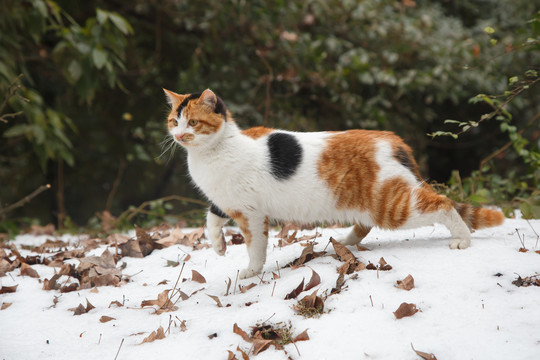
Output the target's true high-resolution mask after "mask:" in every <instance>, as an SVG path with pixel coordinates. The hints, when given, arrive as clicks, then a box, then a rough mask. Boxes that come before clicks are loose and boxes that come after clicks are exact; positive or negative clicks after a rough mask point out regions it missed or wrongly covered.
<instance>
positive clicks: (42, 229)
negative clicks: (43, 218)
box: [26, 224, 55, 236]
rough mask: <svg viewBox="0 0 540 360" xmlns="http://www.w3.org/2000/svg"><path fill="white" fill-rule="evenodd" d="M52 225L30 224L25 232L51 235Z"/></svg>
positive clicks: (52, 231)
mask: <svg viewBox="0 0 540 360" xmlns="http://www.w3.org/2000/svg"><path fill="white" fill-rule="evenodd" d="M54 230H55V229H54V225H53V224H47V225H45V226H40V225H32V226H30V228H29V229H28V230H26V234H30V235H36V236H39V235H53V234H54Z"/></svg>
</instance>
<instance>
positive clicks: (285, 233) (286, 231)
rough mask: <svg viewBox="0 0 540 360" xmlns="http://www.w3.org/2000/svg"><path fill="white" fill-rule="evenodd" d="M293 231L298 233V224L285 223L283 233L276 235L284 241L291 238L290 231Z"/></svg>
mask: <svg viewBox="0 0 540 360" xmlns="http://www.w3.org/2000/svg"><path fill="white" fill-rule="evenodd" d="M291 230H295V231H298V230H299V228H298V226H297V225H296V224H294V223H285V224H284V225H283V226H282V227H281V231H280V232H279V233H278V234H277V235H276V237H278V238H280V239H283V238H285V237H288V236H289V231H291Z"/></svg>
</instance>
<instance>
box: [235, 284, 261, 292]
mask: <svg viewBox="0 0 540 360" xmlns="http://www.w3.org/2000/svg"><path fill="white" fill-rule="evenodd" d="M255 286H257V284H255V283H251V284H249V285H246V286H242V285H238V289H239V290H240V292H241V293H242V294H245V293H246V291H248V290H249V289H252V288H254V287H255Z"/></svg>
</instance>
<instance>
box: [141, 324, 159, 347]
mask: <svg viewBox="0 0 540 360" xmlns="http://www.w3.org/2000/svg"><path fill="white" fill-rule="evenodd" d="M161 339H165V332H164V331H163V327H162V326H160V327H159V328H158V329H157V330H156V331H152V333H151V334H150V335H148V336H147V337H145V338H144V339H143V341H142V342H141V344H144V343H149V342H153V341H155V340H161ZM139 345H140V344H139Z"/></svg>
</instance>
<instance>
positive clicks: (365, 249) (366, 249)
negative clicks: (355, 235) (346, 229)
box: [356, 244, 371, 251]
mask: <svg viewBox="0 0 540 360" xmlns="http://www.w3.org/2000/svg"><path fill="white" fill-rule="evenodd" d="M356 249H357V250H358V251H371V250H369V249H368V248H367V247H365V246H363V245H360V244H356Z"/></svg>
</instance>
